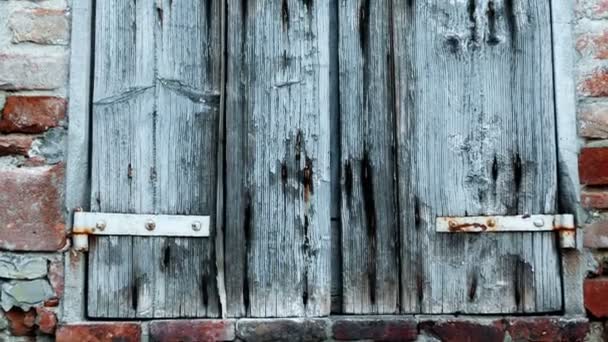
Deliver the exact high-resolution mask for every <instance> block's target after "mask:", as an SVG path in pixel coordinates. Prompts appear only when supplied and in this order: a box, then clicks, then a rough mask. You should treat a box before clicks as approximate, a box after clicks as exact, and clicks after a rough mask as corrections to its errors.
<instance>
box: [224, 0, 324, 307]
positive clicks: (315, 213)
mask: <svg viewBox="0 0 608 342" xmlns="http://www.w3.org/2000/svg"><path fill="white" fill-rule="evenodd" d="M227 5H228V7H227V22H228V23H230V25H229V26H228V32H227V41H228V43H227V58H228V60H227V84H226V131H227V137H226V138H227V142H226V177H225V180H226V203H227V206H226V214H225V215H226V217H225V219H226V221H225V222H226V231H225V232H226V235H225V241H226V250H225V253H226V262H225V271H226V291H227V306H228V307H227V313H228V315H229V316H243V315H248V316H253V317H279V316H320V315H327V314H329V310H330V283H331V280H330V239H331V237H330V208H331V205H330V184H329V180H330V164H329V154H330V148H329V127H330V125H329V122H330V121H329V118H330V113H329V111H330V105H329V103H330V96H331V93H330V83H329V70H328V68H329V35H330V33H329V26H328V25H329V4H328V2H327V1H300V0H282V1H258V0H255V1H254V0H249V1H241V0H230V1H228V3H227Z"/></svg>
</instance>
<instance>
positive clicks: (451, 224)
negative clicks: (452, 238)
mask: <svg viewBox="0 0 608 342" xmlns="http://www.w3.org/2000/svg"><path fill="white" fill-rule="evenodd" d="M448 225H449V226H450V228H456V222H454V221H450V222H448Z"/></svg>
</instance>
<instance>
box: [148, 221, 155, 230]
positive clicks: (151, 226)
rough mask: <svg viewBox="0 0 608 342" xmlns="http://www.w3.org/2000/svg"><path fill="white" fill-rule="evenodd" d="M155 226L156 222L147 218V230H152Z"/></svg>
mask: <svg viewBox="0 0 608 342" xmlns="http://www.w3.org/2000/svg"><path fill="white" fill-rule="evenodd" d="M155 228H156V223H154V221H152V220H148V222H146V229H147V230H154V229H155Z"/></svg>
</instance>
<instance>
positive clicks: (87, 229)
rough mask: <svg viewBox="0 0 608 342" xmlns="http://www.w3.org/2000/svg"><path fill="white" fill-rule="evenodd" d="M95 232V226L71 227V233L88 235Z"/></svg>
mask: <svg viewBox="0 0 608 342" xmlns="http://www.w3.org/2000/svg"><path fill="white" fill-rule="evenodd" d="M94 233H95V228H91V227H74V228H72V235H90V234H94Z"/></svg>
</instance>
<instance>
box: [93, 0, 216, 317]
mask: <svg viewBox="0 0 608 342" xmlns="http://www.w3.org/2000/svg"><path fill="white" fill-rule="evenodd" d="M95 14H96V16H95V63H94V64H95V67H94V75H95V80H94V89H93V134H92V145H93V152H92V159H93V160H92V175H91V176H92V199H91V208H92V209H93V210H94V211H102V212H123V213H162V214H182V215H189V214H196V215H211V216H212V229H211V235H212V236H211V237H210V238H208V239H206V238H163V237H116V236H113V237H95V238H94V237H91V246H90V257H89V267H88V269H89V282H88V295H87V298H88V300H89V302H88V314H89V316H91V317H101V318H106V317H112V318H151V317H217V316H219V315H220V305H219V299H218V290H217V284H216V268H215V258H214V255H215V254H214V253H215V249H214V244H213V241H214V238H213V237H214V235H215V233H214V231H215V229H214V222H215V207H216V201H215V199H216V169H217V166H216V155H217V154H216V153H217V152H216V151H217V146H218V129H219V127H218V123H219V121H218V118H219V94H220V58H221V49H220V36H221V35H220V15H219V14H220V2H219V1H170V0H158V1H152V0H149V1H123V0H103V1H96V11H95Z"/></svg>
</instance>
